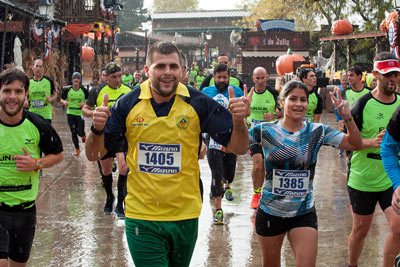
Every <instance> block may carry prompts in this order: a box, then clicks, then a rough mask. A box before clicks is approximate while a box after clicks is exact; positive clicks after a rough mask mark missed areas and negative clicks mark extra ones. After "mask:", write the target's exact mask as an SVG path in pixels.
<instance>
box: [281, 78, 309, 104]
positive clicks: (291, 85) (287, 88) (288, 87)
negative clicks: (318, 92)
mask: <svg viewBox="0 0 400 267" xmlns="http://www.w3.org/2000/svg"><path fill="white" fill-rule="evenodd" d="M296 88H299V89H303V90H304V92H306V96H307V101H308V94H309V92H308V88H307V86H306V85H305V84H304V83H303V82H300V81H295V80H291V81H288V82H287V83H286V84H285V85H284V86H283V88H282V89H281V92H280V93H279V99H280V100H284V99H285V98H286V97H287V96H288V95H289V93H290V92H291V91H293V90H294V89H296Z"/></svg>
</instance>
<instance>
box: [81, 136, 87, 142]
mask: <svg viewBox="0 0 400 267" xmlns="http://www.w3.org/2000/svg"><path fill="white" fill-rule="evenodd" d="M85 142H86V135H85V136H82V143H85Z"/></svg>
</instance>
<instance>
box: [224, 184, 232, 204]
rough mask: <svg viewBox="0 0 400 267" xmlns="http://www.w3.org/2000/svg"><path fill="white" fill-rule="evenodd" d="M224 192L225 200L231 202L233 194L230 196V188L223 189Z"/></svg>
mask: <svg viewBox="0 0 400 267" xmlns="http://www.w3.org/2000/svg"><path fill="white" fill-rule="evenodd" d="M224 191H225V192H224V194H225V198H226V200H228V201H232V200H233V194H232V190H231V188H230V187H226V188H225V189H224Z"/></svg>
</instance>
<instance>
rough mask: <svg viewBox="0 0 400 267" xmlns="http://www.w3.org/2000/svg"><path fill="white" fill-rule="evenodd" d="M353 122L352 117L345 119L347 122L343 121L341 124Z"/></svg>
mask: <svg viewBox="0 0 400 267" xmlns="http://www.w3.org/2000/svg"><path fill="white" fill-rule="evenodd" d="M352 120H353V118H352V117H350V118H349V119H347V120H343V122H344V123H349V122H351V121H352Z"/></svg>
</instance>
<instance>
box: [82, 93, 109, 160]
mask: <svg viewBox="0 0 400 267" xmlns="http://www.w3.org/2000/svg"><path fill="white" fill-rule="evenodd" d="M110 115H111V113H110V110H109V109H108V95H107V94H105V95H104V97H103V105H102V106H100V107H97V108H96V109H95V110H94V112H93V125H92V127H93V130H94V131H95V132H93V130H91V131H90V133H89V135H88V138H87V140H86V142H85V153H86V157H87V158H88V160H90V161H95V160H99V159H101V158H102V157H103V156H104V155H105V154H106V153H107V149H106V148H105V146H104V133H103V131H104V127H105V125H106V122H107V119H108V117H109V116H110Z"/></svg>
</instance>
